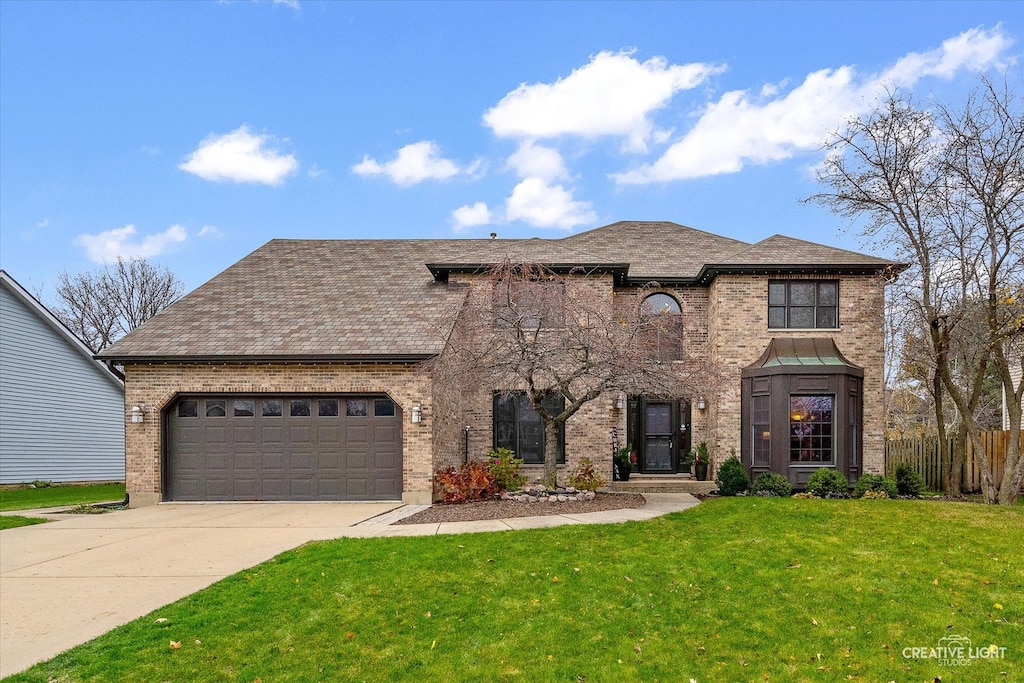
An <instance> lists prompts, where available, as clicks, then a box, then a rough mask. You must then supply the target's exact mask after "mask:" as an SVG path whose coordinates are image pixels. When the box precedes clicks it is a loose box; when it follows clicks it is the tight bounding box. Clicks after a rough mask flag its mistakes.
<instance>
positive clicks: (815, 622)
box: [811, 617, 818, 626]
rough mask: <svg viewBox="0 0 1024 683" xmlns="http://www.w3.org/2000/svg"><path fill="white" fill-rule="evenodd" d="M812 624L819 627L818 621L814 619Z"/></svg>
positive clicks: (812, 618)
mask: <svg viewBox="0 0 1024 683" xmlns="http://www.w3.org/2000/svg"><path fill="white" fill-rule="evenodd" d="M811 623H812V624H814V625H815V626H817V625H818V620H817V619H815V618H814V617H811Z"/></svg>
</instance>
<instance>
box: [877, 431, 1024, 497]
mask: <svg viewBox="0 0 1024 683" xmlns="http://www.w3.org/2000/svg"><path fill="white" fill-rule="evenodd" d="M1021 437H1022V440H1024V431H1022V432H1021ZM1009 441H1010V432H1008V431H992V432H982V433H981V442H982V444H983V445H984V446H985V453H986V454H988V464H989V468H990V469H991V471H992V479H993V480H994V481H995V482H996V485H997V486H998V485H999V482H1000V481H1002V478H1003V465H1004V463H1005V462H1006V449H1007V444H1008V443H1009ZM952 459H953V439H952V438H948V439H946V441H945V443H942V444H940V443H939V437H937V436H921V437H917V438H914V439H898V440H893V441H886V442H885V476H887V477H892V476H895V474H896V466H897V465H899V464H901V463H907V464H910V465H912V466H913V467H914V469H916V470H917V473H918V474H920V475H921V478H922V479H924V483H925V485H926V486H927V487H928V488H930V489H932V490H934V491H941V490H942V469H943V466H944V465H945V464H946V463H949V462H950V461H951V460H952ZM963 490H964V493H973V492H976V491H981V460H980V458H978V457H977V455H976V454H975V452H974V445H973V444H972V443H971V442H970V441H968V442H967V453H966V454H965V455H964V476H963Z"/></svg>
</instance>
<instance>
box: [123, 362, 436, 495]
mask: <svg viewBox="0 0 1024 683" xmlns="http://www.w3.org/2000/svg"><path fill="white" fill-rule="evenodd" d="M285 392H287V393H352V394H387V395H388V396H389V397H390V398H391V400H393V401H394V402H395V403H396V404H398V406H399V407H400V408H401V409H402V412H403V414H404V416H405V418H404V420H403V424H402V450H403V453H404V456H403V468H402V469H403V476H402V479H403V486H402V499H403V500H404V501H405V502H409V503H423V502H430V497H431V481H432V477H433V456H432V453H433V432H432V429H431V422H432V415H433V411H432V409H431V400H432V396H431V382H430V375H429V374H428V372H427V371H426V370H424V369H423V368H420V367H418V366H415V365H399V364H380V365H341V364H323V365H320V364H316V365H305V364H283V363H282V364H280V365H271V364H259V365H257V364H229V365H214V364H159V365H156V364H151V365H147V364H129V365H127V366H126V367H125V406H126V407H127V409H128V410H129V411H130V410H131V407H132V406H135V405H144V406H145V407H146V408H145V409H146V418H145V421H144V422H143V423H141V424H136V423H132V422H127V424H126V427H125V450H126V475H125V477H126V481H125V484H126V487H127V491H128V494H129V496H130V498H131V501H132V504H133V505H146V504H152V503H157V502H160V500H161V496H162V494H163V488H162V481H163V476H162V475H163V473H162V470H161V467H162V462H163V458H162V444H163V443H164V433H163V430H164V420H163V419H162V414H163V411H164V409H165V408H167V407H168V406H169V405H170V404H171V402H172V401H173V400H174V398H175V397H176V396H178V395H180V394H194V393H225V394H239V393H285ZM416 404H419V405H420V406H422V412H423V421H422V422H420V423H419V424H412V423H411V422H410V421H409V418H408V416H409V414H410V412H411V410H412V406H414V405H416Z"/></svg>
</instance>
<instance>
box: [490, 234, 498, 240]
mask: <svg viewBox="0 0 1024 683" xmlns="http://www.w3.org/2000/svg"><path fill="white" fill-rule="evenodd" d="M491 239H492V240H496V239H498V233H496V232H492V233H491Z"/></svg>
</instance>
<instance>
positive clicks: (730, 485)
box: [715, 455, 750, 496]
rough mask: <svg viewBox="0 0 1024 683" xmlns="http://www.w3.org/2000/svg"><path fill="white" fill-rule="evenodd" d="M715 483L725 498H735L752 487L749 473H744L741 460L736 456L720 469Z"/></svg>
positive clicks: (727, 460) (728, 459) (724, 463)
mask: <svg viewBox="0 0 1024 683" xmlns="http://www.w3.org/2000/svg"><path fill="white" fill-rule="evenodd" d="M715 483H716V484H718V490H719V492H721V494H722V495H723V496H735V495H736V494H737V493H742V492H744V491H746V490H747V487H749V486H750V480H749V479H747V473H746V471H744V469H743V465H742V464H741V463H740V459H739V458H737V457H736V456H735V455H734V456H732V457H730V458H727V459H726V461H725V462H723V463H722V466H721V467H719V468H718V476H717V477H715Z"/></svg>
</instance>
